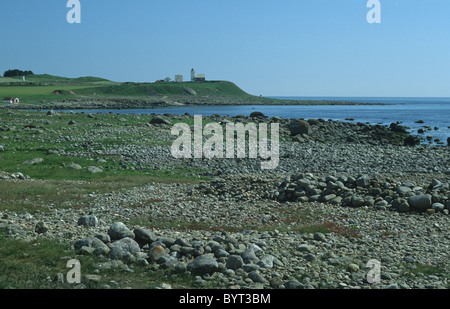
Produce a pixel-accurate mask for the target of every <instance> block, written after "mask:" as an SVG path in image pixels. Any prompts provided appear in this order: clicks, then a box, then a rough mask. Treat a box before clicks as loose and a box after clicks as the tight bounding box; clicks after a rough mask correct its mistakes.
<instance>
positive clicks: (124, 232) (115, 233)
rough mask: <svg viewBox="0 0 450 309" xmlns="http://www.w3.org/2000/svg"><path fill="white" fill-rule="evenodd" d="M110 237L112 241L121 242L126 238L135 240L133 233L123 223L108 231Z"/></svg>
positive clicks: (115, 224)
mask: <svg viewBox="0 0 450 309" xmlns="http://www.w3.org/2000/svg"><path fill="white" fill-rule="evenodd" d="M108 235H109V237H111V240H112V241H114V240H119V239H122V238H125V237H129V238H131V239H134V238H135V235H134V233H133V232H132V231H130V230H129V229H128V227H127V226H126V225H125V224H123V223H122V222H115V223H114V224H113V225H111V227H110V228H109V230H108Z"/></svg>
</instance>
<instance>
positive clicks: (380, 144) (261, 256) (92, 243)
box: [0, 114, 450, 289]
mask: <svg viewBox="0 0 450 309" xmlns="http://www.w3.org/2000/svg"><path fill="white" fill-rule="evenodd" d="M57 116H58V115H55V114H53V115H52V114H49V116H48V119H49V121H50V122H51V121H52V117H57ZM64 117H66V118H64V119H65V120H67V119H68V116H67V115H65V116H64ZM86 117H92V118H91V119H93V121H94V123H95V126H94V127H92V128H90V129H89V130H85V131H84V133H83V132H82V133H79V132H78V134H71V131H70V128H71V127H73V126H76V125H77V123H76V121H74V124H72V125H68V126H67V130H64V131H61V132H59V133H58V134H57V136H55V135H51V137H50V135H49V136H48V137H47V136H46V131H45V130H44V131H43V132H41V134H40V135H39V139H40V140H41V141H42V142H45V141H48V140H49V139H50V138H51V143H53V144H54V145H58V144H61V143H62V142H63V141H65V142H67V141H70V142H72V143H75V144H76V145H77V147H72V148H71V149H68V150H62V149H57V147H56V146H55V148H54V149H47V153H49V154H52V155H54V154H55V153H56V154H58V155H60V156H62V157H67V158H68V162H67V165H65V168H78V167H76V166H72V167H69V165H70V164H69V160H70V158H71V157H72V158H96V159H98V158H104V159H105V161H106V160H109V158H111V157H113V156H114V157H118V158H119V159H118V161H119V163H120V166H121V167H122V168H123V169H125V170H126V169H135V170H143V171H145V170H153V169H166V170H170V169H171V168H175V167H180V166H181V167H183V168H186V169H188V170H192V171H194V170H195V171H198V172H197V174H196V175H193V176H195V177H204V176H208V177H211V180H210V181H203V182H200V183H194V184H189V183H158V182H153V183H149V184H147V185H145V186H142V187H136V188H133V189H129V190H126V191H125V192H112V193H106V194H90V195H89V198H88V201H87V202H86V204H85V205H84V207H82V208H80V207H77V208H75V207H74V208H70V207H69V208H68V207H65V208H60V207H58V205H49V206H48V211H42V212H41V211H37V212H36V213H33V214H30V213H17V212H14V211H8V210H6V209H5V210H3V211H0V229H2V230H3V231H4V233H5V235H7V236H8V237H11V238H13V239H17V240H25V241H32V240H33V239H39V238H51V239H59V240H61V241H63V242H66V243H69V244H70V245H71V246H72V248H73V253H72V257H73V258H76V256H80V255H92V256H95V257H96V258H97V259H98V263H97V264H96V267H95V270H94V271H93V273H92V274H89V275H88V276H86V275H87V274H85V276H84V279H83V283H82V284H81V285H80V287H83V285H84V284H86V281H94V282H96V284H97V285H98V287H101V288H126V285H123V286H122V285H120V284H119V285H117V286H116V285H111V284H110V283H108V282H103V281H102V274H103V273H104V272H106V271H111V269H116V270H117V271H125V272H135V271H138V270H141V269H144V270H145V271H146V272H148V274H149V276H150V275H151V273H152V272H153V271H156V270H165V271H167V272H168V273H176V274H191V275H192V276H193V282H192V285H193V286H194V287H196V288H204V287H209V286H211V284H212V285H213V286H214V287H216V288H240V289H255V288H256V289H297V288H301V289H318V288H322V289H327V288H328V289H347V288H352V289H365V288H389V289H397V288H398V289H447V288H448V287H449V280H450V278H449V274H450V272H449V270H450V267H449V255H448V252H449V250H448V249H449V244H450V234H449V233H448V229H449V226H450V225H449V211H450V149H449V147H447V146H422V145H417V144H418V143H417V141H416V140H415V139H414V138H411V137H410V136H409V134H407V133H405V132H403V130H402V128H401V127H399V126H398V124H393V125H391V127H389V128H387V127H382V126H373V125H368V124H362V123H342V122H336V121H331V120H327V121H325V120H321V119H310V120H298V121H295V122H294V121H290V120H286V119H281V118H277V117H274V118H267V117H264V116H263V115H257V114H255V115H253V117H250V116H244V115H242V116H237V117H221V116H219V115H215V116H211V117H208V118H206V119H207V120H211V121H217V122H221V123H226V122H249V121H258V122H268V123H274V122H277V123H279V124H280V140H281V145H280V164H279V166H278V168H277V169H275V170H261V165H260V162H261V160H260V159H175V158H173V157H172V156H171V153H170V141H173V140H174V136H172V135H171V134H170V128H171V123H172V122H170V121H169V120H171V121H183V120H187V119H189V118H191V116H190V115H184V116H175V115H164V116H162V117H161V118H162V119H163V120H164V119H165V121H167V122H164V121H159V122H156V121H154V122H153V123H152V122H151V121H149V122H148V123H147V124H146V125H145V126H120V127H118V126H110V125H108V120H107V118H101V117H121V116H97V115H90V114H89V115H86ZM97 117H98V119H96V118H97ZM129 117H139V116H129ZM2 127H3V129H4V130H7V128H11V127H12V124H11V125H10V126H4V125H2ZM0 131H1V130H0ZM149 132H151V133H150V134H149ZM0 134H1V132H0ZM130 135H132V136H137V137H140V138H139V141H140V142H139V143H137V142H136V143H133V144H129V143H125V144H117V145H113V146H112V145H103V144H102V140H105V139H108V138H113V137H120V136H130ZM148 135H151V136H152V138H155V137H157V139H158V141H159V142H160V143H158V144H157V145H150V144H146V140H145V136H148ZM1 141H2V140H1V139H0V144H2V143H1ZM136 141H137V140H136ZM91 148H92V149H93V148H95V151H92V149H91ZM1 151H3V152H5V151H9V149H8V148H7V147H3V148H2V150H1ZM0 156H1V152H0ZM44 160H45V158H44V159H43V161H44ZM44 163H45V161H44V162H42V161H40V162H39V163H36V164H44ZM92 165H95V162H93V163H92ZM79 168H80V169H87V168H88V167H87V166H79ZM113 168H115V167H108V166H106V167H104V168H99V169H98V170H96V171H95V172H98V173H102V172H105V171H107V170H109V169H113ZM91 170H92V171H94V170H93V169H91ZM38 181H43V180H37V179H32V178H30V177H28V176H27V175H24V174H23V173H20V172H17V173H6V172H2V173H0V185H1V183H2V182H17V183H21V182H22V183H23V182H38ZM374 260H375V261H377V262H379V265H380V267H381V268H380V273H379V275H380V277H379V278H378V279H379V280H377V281H376V282H373V280H371V279H370V277H369V276H368V274H369V273H370V271H371V270H373V264H372V263H371V261H372V262H373V261H374ZM430 270H432V271H431V272H430ZM53 275H55V278H59V277H60V276H61V274H53ZM55 280H57V279H55ZM164 287H166V288H167V287H169V288H170V285H164Z"/></svg>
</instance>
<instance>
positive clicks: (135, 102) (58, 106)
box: [0, 95, 383, 110]
mask: <svg viewBox="0 0 450 309" xmlns="http://www.w3.org/2000/svg"><path fill="white" fill-rule="evenodd" d="M40 103H41V104H36V103H33V104H25V103H21V104H20V105H15V106H10V105H0V109H20V110H23V109H31V110H38V109H43V110H49V109H53V110H77V109H133V108H152V107H161V106H182V105H186V106H189V105H191V106H202V105H203V106H205V105H210V106H214V105H383V104H382V103H373V104H369V103H362V102H347V101H325V100H279V99H271V98H263V97H261V98H258V97H254V98H252V99H245V98H238V97H230V96H226V97H225V96H224V97H221V96H192V95H189V96H172V95H171V96H155V97H151V96H147V97H145V98H140V97H119V98H117V97H101V98H96V97H86V98H84V97H81V98H72V99H62V100H55V101H51V102H50V101H49V102H44V101H42V102H40Z"/></svg>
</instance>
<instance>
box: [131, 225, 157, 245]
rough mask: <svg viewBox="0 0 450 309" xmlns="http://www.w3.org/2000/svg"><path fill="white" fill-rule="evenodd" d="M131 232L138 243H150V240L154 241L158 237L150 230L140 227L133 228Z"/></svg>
mask: <svg viewBox="0 0 450 309" xmlns="http://www.w3.org/2000/svg"><path fill="white" fill-rule="evenodd" d="M133 233H134V236H135V237H134V239H135V240H136V241H137V242H138V243H140V244H143V245H146V244H151V243H152V242H155V241H156V240H157V239H158V237H157V236H156V235H155V234H154V233H153V232H152V231H150V230H148V229H144V228H140V227H138V228H135V229H134V230H133Z"/></svg>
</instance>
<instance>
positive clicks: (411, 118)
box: [66, 97, 450, 145]
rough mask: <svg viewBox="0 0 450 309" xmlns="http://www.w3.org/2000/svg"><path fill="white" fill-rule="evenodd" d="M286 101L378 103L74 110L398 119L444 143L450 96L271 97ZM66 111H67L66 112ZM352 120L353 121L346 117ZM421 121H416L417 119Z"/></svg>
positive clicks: (374, 121)
mask: <svg viewBox="0 0 450 309" xmlns="http://www.w3.org/2000/svg"><path fill="white" fill-rule="evenodd" d="M272 98H277V99H286V100H328V101H351V102H361V103H372V104H373V103H375V104H376V103H379V104H382V105H276V106H274V105H239V106H236V105H232V106H230V105H220V106H215V105H208V106H170V107H155V108H145V109H117V110H116V109H99V110H76V111H74V112H89V113H110V112H112V113H118V114H132V113H134V114H151V113H155V114H164V113H171V114H177V115H182V114H184V113H189V114H191V115H203V116H209V115H213V114H220V115H223V116H236V115H239V114H243V115H247V116H248V115H250V113H252V112H254V111H259V112H262V113H264V114H265V115H266V116H269V117H273V116H278V117H282V118H304V119H311V118H316V119H318V118H322V119H325V120H328V119H332V120H338V121H352V122H363V123H370V124H380V125H390V124H391V123H393V122H397V121H401V122H402V125H403V126H407V127H409V128H410V130H409V131H410V132H412V133H414V134H416V133H417V130H418V129H420V128H423V129H425V133H423V134H419V135H422V136H423V137H426V136H427V135H430V136H432V137H433V140H434V139H439V140H441V141H443V142H444V144H445V145H446V144H447V138H448V137H450V128H449V127H450V98H369V97H364V98H359V97H352V98H345V97H272ZM66 112H67V111H66ZM348 119H353V120H348ZM419 120H421V121H423V123H417V121H419ZM427 127H429V128H431V130H427Z"/></svg>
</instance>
